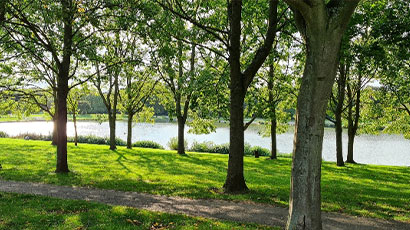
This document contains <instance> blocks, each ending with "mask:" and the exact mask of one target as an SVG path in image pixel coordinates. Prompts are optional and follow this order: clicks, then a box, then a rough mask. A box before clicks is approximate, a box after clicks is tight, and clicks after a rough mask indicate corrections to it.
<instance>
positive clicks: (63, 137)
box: [56, 68, 69, 173]
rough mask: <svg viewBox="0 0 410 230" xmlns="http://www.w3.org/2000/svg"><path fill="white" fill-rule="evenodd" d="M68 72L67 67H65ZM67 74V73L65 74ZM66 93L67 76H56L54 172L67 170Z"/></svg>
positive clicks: (65, 171)
mask: <svg viewBox="0 0 410 230" xmlns="http://www.w3.org/2000/svg"><path fill="white" fill-rule="evenodd" d="M67 73H68V68H67ZM67 76H68V74H67ZM67 95H68V77H67V78H65V77H64V75H63V74H61V75H59V76H58V92H57V96H58V100H57V103H58V106H57V108H58V110H57V167H56V173H67V172H69V169H68V163H67Z"/></svg>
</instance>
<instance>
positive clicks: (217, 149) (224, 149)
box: [211, 143, 229, 154]
mask: <svg viewBox="0 0 410 230" xmlns="http://www.w3.org/2000/svg"><path fill="white" fill-rule="evenodd" d="M211 152H212V153H220V154H229V143H226V144H221V145H215V146H214V147H213V148H212V151H211Z"/></svg>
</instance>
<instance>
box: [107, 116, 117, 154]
mask: <svg viewBox="0 0 410 230" xmlns="http://www.w3.org/2000/svg"><path fill="white" fill-rule="evenodd" d="M115 121H116V118H115V115H114V114H111V113H110V114H109V115H108V123H109V126H110V150H116V149H117V144H116V143H115V130H116V124H115Z"/></svg>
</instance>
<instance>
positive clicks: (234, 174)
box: [224, 0, 278, 192]
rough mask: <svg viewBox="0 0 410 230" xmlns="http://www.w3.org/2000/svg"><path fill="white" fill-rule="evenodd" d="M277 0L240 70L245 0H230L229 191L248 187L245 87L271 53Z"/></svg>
mask: <svg viewBox="0 0 410 230" xmlns="http://www.w3.org/2000/svg"><path fill="white" fill-rule="evenodd" d="M277 7H278V0H270V1H269V16H268V30H267V32H266V36H265V38H266V39H265V41H264V43H263V45H262V46H261V47H259V49H258V50H257V51H256V53H255V56H254V58H253V60H252V62H251V63H250V64H249V65H248V66H247V68H246V69H245V71H244V72H243V73H242V72H241V32H242V31H241V21H242V16H241V15H242V1H241V0H231V1H228V19H229V24H230V25H229V29H230V31H229V36H228V37H229V43H230V44H229V45H228V51H229V68H230V80H231V82H230V124H229V126H230V128H229V132H230V134H229V140H230V142H229V161H228V173H227V176H226V181H225V184H224V189H225V191H226V192H243V191H246V190H248V187H247V186H246V183H245V178H244V173H243V156H244V130H245V127H244V124H243V104H244V98H245V94H246V91H247V89H248V87H249V85H250V84H251V83H252V80H253V79H254V77H255V75H256V73H257V71H258V70H259V68H260V67H261V66H262V64H263V62H264V61H265V60H266V57H267V56H268V55H269V53H270V51H271V49H272V44H273V41H274V40H275V36H276V32H277V31H276V28H277V27H276V26H277Z"/></svg>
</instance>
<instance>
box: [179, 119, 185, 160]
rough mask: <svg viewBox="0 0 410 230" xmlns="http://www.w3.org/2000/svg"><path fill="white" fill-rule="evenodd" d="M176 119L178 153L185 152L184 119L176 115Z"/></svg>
mask: <svg viewBox="0 0 410 230" xmlns="http://www.w3.org/2000/svg"><path fill="white" fill-rule="evenodd" d="M177 120H178V154H182V155H183V154H185V137H184V135H185V133H184V131H185V121H186V120H185V119H184V117H182V116H178V117H177Z"/></svg>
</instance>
